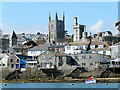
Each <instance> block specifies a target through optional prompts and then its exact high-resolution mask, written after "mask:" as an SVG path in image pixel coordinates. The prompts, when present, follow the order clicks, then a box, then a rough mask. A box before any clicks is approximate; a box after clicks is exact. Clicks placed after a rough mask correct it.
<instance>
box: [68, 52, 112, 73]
mask: <svg viewBox="0 0 120 90" xmlns="http://www.w3.org/2000/svg"><path fill="white" fill-rule="evenodd" d="M70 56H71V57H72V58H73V59H75V60H76V61H77V62H78V64H79V65H80V66H81V67H85V68H86V70H88V71H91V70H95V69H98V68H99V66H100V63H106V62H107V61H108V59H109V58H110V57H109V56H107V55H101V54H96V53H84V54H73V55H70Z"/></svg>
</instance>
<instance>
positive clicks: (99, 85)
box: [0, 83, 119, 88]
mask: <svg viewBox="0 0 120 90" xmlns="http://www.w3.org/2000/svg"><path fill="white" fill-rule="evenodd" d="M0 86H2V88H119V83H108V84H105V83H96V84H86V83H74V84H71V83H7V85H5V83H2V84H0Z"/></svg>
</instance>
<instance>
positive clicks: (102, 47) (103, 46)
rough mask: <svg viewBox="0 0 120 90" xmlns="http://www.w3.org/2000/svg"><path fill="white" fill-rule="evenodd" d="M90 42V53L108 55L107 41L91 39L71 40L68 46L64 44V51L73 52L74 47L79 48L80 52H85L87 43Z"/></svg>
mask: <svg viewBox="0 0 120 90" xmlns="http://www.w3.org/2000/svg"><path fill="white" fill-rule="evenodd" d="M89 44H90V52H91V53H98V54H104V55H110V50H109V46H110V44H109V43H108V42H97V41H92V42H91V43H90V42H71V43H70V45H69V46H65V53H67V54H69V53H70V54H73V53H74V52H75V49H78V50H81V52H82V53H86V50H87V48H88V45H89Z"/></svg>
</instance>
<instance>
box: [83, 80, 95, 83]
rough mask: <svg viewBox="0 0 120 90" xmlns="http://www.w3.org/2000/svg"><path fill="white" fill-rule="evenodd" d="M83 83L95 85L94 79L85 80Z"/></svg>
mask: <svg viewBox="0 0 120 90" xmlns="http://www.w3.org/2000/svg"><path fill="white" fill-rule="evenodd" d="M85 83H96V79H93V80H86V81H85Z"/></svg>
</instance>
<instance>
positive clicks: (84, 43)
mask: <svg viewBox="0 0 120 90" xmlns="http://www.w3.org/2000/svg"><path fill="white" fill-rule="evenodd" d="M70 45H89V42H71V43H70ZM90 45H105V46H106V47H105V48H95V49H96V50H104V49H108V48H109V46H110V44H109V43H108V42H97V41H92V42H91V44H90Z"/></svg>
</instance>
